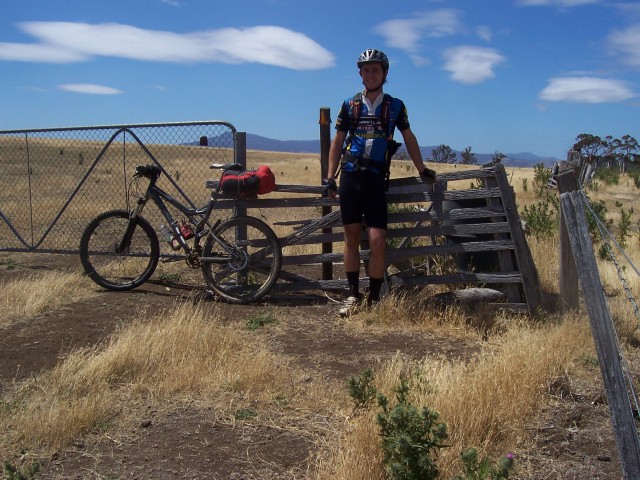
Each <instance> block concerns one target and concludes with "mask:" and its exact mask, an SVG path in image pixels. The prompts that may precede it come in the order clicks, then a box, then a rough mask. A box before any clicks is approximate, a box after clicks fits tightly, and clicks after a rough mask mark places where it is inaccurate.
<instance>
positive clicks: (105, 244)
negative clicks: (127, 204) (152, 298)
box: [80, 210, 160, 290]
mask: <svg viewBox="0 0 640 480" xmlns="http://www.w3.org/2000/svg"><path fill="white" fill-rule="evenodd" d="M130 222H131V220H130V219H129V212H127V211H126V210H111V211H108V212H104V213H102V214H100V215H98V216H97V217H96V218H94V219H93V220H92V221H91V222H90V223H89V225H87V228H86V229H85V231H84V233H83V234H82V238H81V240H80V261H81V262H82V266H83V267H84V271H85V272H86V273H87V275H89V277H90V278H91V280H93V281H94V282H96V283H97V284H98V285H100V286H101V287H104V288H107V289H109V290H131V289H132V288H136V287H138V286H140V285H142V284H143V283H144V282H146V281H147V280H148V279H149V277H151V275H152V274H153V272H154V271H155V269H156V267H157V266H158V259H159V257H160V245H159V244H158V236H157V235H156V232H155V231H154V230H153V227H152V226H151V225H150V224H149V222H147V221H146V220H145V219H144V218H142V217H138V218H137V219H136V220H135V222H134V223H131V224H130Z"/></svg>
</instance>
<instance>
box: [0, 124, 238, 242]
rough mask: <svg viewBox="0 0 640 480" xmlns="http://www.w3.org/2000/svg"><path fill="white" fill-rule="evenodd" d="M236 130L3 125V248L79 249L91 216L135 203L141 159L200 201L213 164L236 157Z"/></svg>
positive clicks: (176, 190) (170, 187)
mask: <svg viewBox="0 0 640 480" xmlns="http://www.w3.org/2000/svg"><path fill="white" fill-rule="evenodd" d="M235 133H236V130H235V128H234V127H233V125H231V124H229V123H226V122H218V121H211V122H189V123H170V124H143V125H117V126H99V127H79V128H57V129H41V130H10V131H0V173H1V174H0V251H39V252H48V253H76V252H77V251H78V244H79V241H80V235H81V234H82V231H83V230H84V228H85V226H86V225H87V223H89V221H90V220H91V219H92V218H94V217H95V216H97V215H98V214H100V213H102V212H104V211H105V210H111V209H126V210H129V209H130V208H131V206H132V205H131V202H132V201H135V198H129V196H128V194H127V192H128V191H129V184H130V182H131V180H132V176H133V173H134V171H135V167H136V165H139V164H148V163H157V164H158V165H160V166H161V167H162V168H163V170H164V171H165V175H163V176H162V177H161V179H160V183H159V185H160V186H161V187H162V188H163V189H165V190H166V191H168V192H169V193H171V194H172V195H174V196H176V197H177V198H180V199H182V200H184V201H185V202H187V203H190V204H192V205H194V206H201V205H203V204H204V203H205V202H206V201H207V200H208V197H209V191H208V190H207V189H206V188H205V184H206V181H207V180H209V179H210V178H211V171H210V169H209V165H210V164H212V163H229V162H233V161H234V159H235ZM155 215H156V212H151V210H149V211H145V217H147V218H148V219H149V220H150V221H151V222H152V224H156V221H158V222H159V221H160V216H159V213H158V214H157V216H156V217H154V216H155Z"/></svg>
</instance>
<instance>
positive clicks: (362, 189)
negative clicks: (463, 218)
mask: <svg viewBox="0 0 640 480" xmlns="http://www.w3.org/2000/svg"><path fill="white" fill-rule="evenodd" d="M357 66H358V70H359V73H360V78H361V79H362V84H363V85H364V90H363V91H362V93H361V94H356V95H355V96H354V97H351V98H348V99H346V100H345V101H344V102H343V103H342V107H341V109H340V113H339V114H338V117H337V119H336V126H335V128H336V134H335V137H334V139H333V141H332V142H331V148H330V150H329V167H328V178H326V179H324V181H323V183H324V184H325V185H326V186H327V190H328V192H329V194H330V195H331V196H332V197H334V198H335V196H336V194H339V199H340V210H341V217H342V223H343V225H344V269H345V273H346V276H347V282H348V285H349V290H350V295H349V297H348V298H347V299H346V301H345V302H344V304H343V306H342V308H341V309H340V312H339V313H340V315H341V316H347V315H349V314H351V313H353V311H354V310H355V309H356V308H357V306H358V305H360V304H362V302H361V300H362V297H361V294H360V290H359V276H360V249H359V247H360V234H361V229H362V227H361V225H362V219H363V217H364V222H365V225H366V226H367V233H368V237H369V248H370V256H369V272H368V273H369V295H368V298H367V305H369V306H371V305H372V304H374V303H377V302H378V301H379V299H380V288H381V286H382V283H383V277H384V272H385V269H386V264H385V248H386V245H385V244H386V234H387V232H386V231H387V200H386V179H385V176H386V174H387V169H388V166H387V148H388V146H389V145H390V144H392V143H395V142H392V140H393V133H394V130H395V128H398V130H400V133H401V134H402V138H403V140H404V143H405V146H406V149H407V152H408V153H409V155H410V157H411V160H412V161H413V163H414V165H415V167H416V168H417V170H418V172H419V173H420V175H422V176H424V177H425V178H426V179H427V180H428V181H430V182H433V180H434V179H435V172H434V171H433V170H429V169H427V168H426V167H425V165H424V162H423V160H422V154H421V153H420V148H419V146H418V141H417V139H416V136H415V135H414V133H413V132H412V131H411V127H410V125H409V119H408V116H407V110H406V108H405V106H404V103H403V102H402V101H401V100H400V99H397V98H393V97H391V96H390V95H387V94H384V92H383V89H382V86H383V85H384V84H385V83H386V81H387V74H388V73H389V59H388V58H387V56H386V55H385V54H384V53H383V52H382V51H380V50H376V49H368V50H365V51H364V52H362V53H361V54H360V56H359V57H358V60H357ZM396 145H397V144H396ZM339 163H340V167H341V177H340V189H339V192H338V188H337V186H336V182H335V179H334V178H335V175H336V172H337V171H338V164H339Z"/></svg>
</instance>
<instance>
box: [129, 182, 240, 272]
mask: <svg viewBox="0 0 640 480" xmlns="http://www.w3.org/2000/svg"><path fill="white" fill-rule="evenodd" d="M156 181H157V179H154V178H149V185H148V186H147V190H146V192H145V194H144V195H143V196H142V197H140V198H138V201H137V205H136V206H135V207H134V209H133V210H132V212H131V218H132V219H135V218H136V217H138V216H139V215H142V211H143V210H144V207H145V205H146V204H147V202H148V201H149V200H151V201H152V202H153V203H154V204H155V205H156V206H157V207H158V209H159V210H160V212H161V213H162V216H163V217H164V218H165V220H166V221H167V223H168V227H169V228H170V229H171V232H172V233H173V235H174V238H175V240H176V241H177V242H178V244H179V245H180V249H182V250H183V251H184V252H185V254H186V256H187V257H190V256H193V255H194V253H196V255H198V254H199V251H200V248H199V247H200V240H201V239H202V238H204V237H206V236H207V235H211V236H212V237H213V238H214V239H215V240H216V242H217V243H218V244H219V245H221V246H222V248H223V249H224V250H225V251H226V252H227V253H228V254H232V253H233V252H234V249H233V247H232V246H230V245H228V244H227V242H225V241H224V240H223V239H221V238H220V237H218V236H217V235H216V234H215V233H214V232H213V230H214V229H215V228H216V227H217V226H218V225H219V224H220V219H218V220H217V221H216V222H215V224H213V225H211V224H210V223H209V219H210V218H211V213H212V212H213V210H214V208H215V203H216V199H217V196H218V193H219V191H220V185H218V186H217V188H216V189H215V190H214V191H213V192H212V194H211V197H210V199H209V202H208V203H207V205H205V206H203V207H200V208H192V207H186V206H185V205H183V204H182V203H180V201H179V200H177V199H176V198H175V197H174V196H172V195H171V194H169V193H168V192H165V191H164V190H162V189H161V188H160V187H158V186H157V185H156ZM165 202H166V203H168V204H170V205H172V206H173V207H174V208H176V209H177V210H178V211H179V212H180V213H182V214H183V215H184V216H185V217H187V218H188V219H190V220H191V219H192V218H193V217H201V218H200V221H198V222H197V223H195V222H192V223H194V224H195V231H194V234H195V237H194V244H193V247H190V246H189V244H188V243H187V242H186V240H185V239H184V237H183V236H182V233H181V232H180V230H179V228H178V227H177V222H176V220H175V219H174V218H173V216H172V215H171V212H170V211H169V209H168V208H167V206H166V204H165ZM130 225H131V227H130V228H134V227H135V224H134V223H133V222H131V223H130ZM207 227H208V228H207ZM131 233H132V232H128V231H127V233H126V234H125V237H124V238H123V240H122V242H123V243H122V244H121V250H122V249H123V248H122V247H123V245H125V244H126V243H127V238H130V235H131ZM200 261H205V262H212V263H216V262H223V261H224V260H222V259H218V258H203V257H200Z"/></svg>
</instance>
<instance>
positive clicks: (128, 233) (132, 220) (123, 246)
mask: <svg viewBox="0 0 640 480" xmlns="http://www.w3.org/2000/svg"><path fill="white" fill-rule="evenodd" d="M147 199H148V197H142V198H139V199H138V201H137V204H136V206H135V207H134V209H133V210H132V211H131V214H130V215H129V222H128V223H127V229H126V230H125V232H124V235H123V236H122V239H121V240H120V243H119V244H118V245H116V253H117V254H119V255H122V254H126V253H128V252H129V247H130V246H131V239H132V238H133V232H134V231H135V229H136V221H137V219H138V216H140V215H141V214H142V210H143V209H144V206H145V205H146V203H147Z"/></svg>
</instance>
